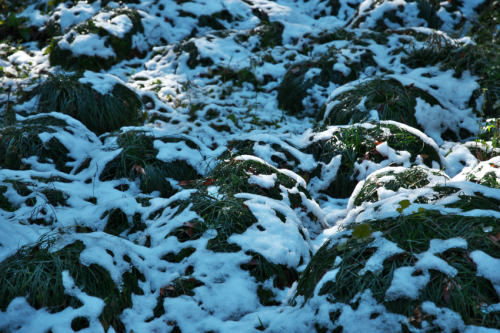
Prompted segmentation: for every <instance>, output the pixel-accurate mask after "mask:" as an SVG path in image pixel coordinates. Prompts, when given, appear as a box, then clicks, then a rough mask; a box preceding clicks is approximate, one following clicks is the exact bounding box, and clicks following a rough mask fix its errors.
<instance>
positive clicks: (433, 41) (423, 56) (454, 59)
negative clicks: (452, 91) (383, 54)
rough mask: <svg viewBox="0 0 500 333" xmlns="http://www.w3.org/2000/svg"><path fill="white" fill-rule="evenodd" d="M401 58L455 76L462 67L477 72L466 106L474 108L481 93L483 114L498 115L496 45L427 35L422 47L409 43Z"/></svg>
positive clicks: (499, 94) (499, 88) (499, 74)
mask: <svg viewBox="0 0 500 333" xmlns="http://www.w3.org/2000/svg"><path fill="white" fill-rule="evenodd" d="M401 62H402V63H403V64H405V65H407V66H409V67H410V68H419V67H426V66H435V65H437V64H439V69H440V70H441V71H447V70H450V69H453V70H454V71H455V73H454V74H453V76H454V77H455V78H458V79H459V78H461V77H462V74H463V73H464V72H465V71H469V72H470V74H471V75H473V76H478V77H479V79H478V81H477V82H478V83H479V85H480V88H478V89H476V90H475V91H474V92H473V94H472V96H471V98H470V101H469V106H470V107H473V108H476V99H478V98H480V97H483V98H484V105H483V106H482V107H481V109H480V110H477V111H478V112H480V113H481V115H482V116H484V117H486V118H490V117H499V116H500V106H498V105H495V104H496V102H497V101H498V100H499V99H500V83H499V82H500V66H499V65H498V64H499V63H500V58H499V56H498V49H495V48H485V47H478V46H476V45H466V46H463V47H462V46H459V45H456V44H452V42H450V41H449V40H448V39H446V37H444V36H443V35H439V34H433V35H430V36H429V37H428V38H427V40H426V44H425V46H424V47H421V48H416V47H413V48H412V50H411V51H410V52H409V53H408V56H407V57H403V58H402V59H401Z"/></svg>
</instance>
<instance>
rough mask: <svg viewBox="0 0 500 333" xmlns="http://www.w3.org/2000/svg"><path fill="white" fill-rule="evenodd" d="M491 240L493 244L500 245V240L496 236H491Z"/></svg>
mask: <svg viewBox="0 0 500 333" xmlns="http://www.w3.org/2000/svg"><path fill="white" fill-rule="evenodd" d="M490 239H491V240H492V241H493V242H495V243H498V238H496V237H495V236H493V235H490Z"/></svg>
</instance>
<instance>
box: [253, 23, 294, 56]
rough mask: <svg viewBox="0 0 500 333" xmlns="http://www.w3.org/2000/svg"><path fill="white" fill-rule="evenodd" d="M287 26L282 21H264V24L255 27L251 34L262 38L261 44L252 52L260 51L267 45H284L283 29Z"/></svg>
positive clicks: (272, 46)
mask: <svg viewBox="0 0 500 333" xmlns="http://www.w3.org/2000/svg"><path fill="white" fill-rule="evenodd" d="M284 30H285V27H284V26H283V24H282V23H280V22H264V23H263V24H262V25H260V26H258V27H257V28H255V29H253V30H252V31H251V32H250V35H257V36H259V38H260V45H259V46H258V47H257V46H256V47H255V48H254V49H253V50H252V52H258V51H260V50H263V49H265V48H267V47H271V48H274V47H275V46H282V45H283V31H284Z"/></svg>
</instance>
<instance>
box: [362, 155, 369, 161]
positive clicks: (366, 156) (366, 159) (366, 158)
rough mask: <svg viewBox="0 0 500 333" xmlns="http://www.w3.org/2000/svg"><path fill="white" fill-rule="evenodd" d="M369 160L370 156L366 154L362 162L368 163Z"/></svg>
mask: <svg viewBox="0 0 500 333" xmlns="http://www.w3.org/2000/svg"><path fill="white" fill-rule="evenodd" d="M369 159H370V155H369V154H366V155H365V156H363V159H362V161H368V160H369Z"/></svg>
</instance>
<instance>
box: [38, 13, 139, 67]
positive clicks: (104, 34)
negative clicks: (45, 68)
mask: <svg viewBox="0 0 500 333" xmlns="http://www.w3.org/2000/svg"><path fill="white" fill-rule="evenodd" d="M109 12H112V13H113V14H112V15H111V16H110V18H109V19H110V20H112V19H113V18H115V17H117V16H120V15H126V16H127V17H128V18H129V19H130V21H131V22H132V24H133V26H132V28H131V29H130V31H128V32H127V33H125V34H124V35H123V37H122V38H120V37H119V36H117V35H113V34H111V33H110V32H109V31H108V30H106V29H104V28H103V27H99V26H97V25H96V24H95V23H94V20H92V19H90V20H86V21H84V22H82V23H80V24H78V25H77V26H75V27H74V28H72V29H71V30H70V31H69V32H68V33H67V34H66V35H64V36H63V37H62V38H65V39H66V40H67V42H68V43H70V44H71V43H72V42H73V41H74V40H75V38H76V37H77V36H80V35H90V34H96V35H98V36H99V37H101V38H106V40H105V42H104V46H105V47H109V48H111V49H112V50H113V51H114V53H115V55H116V56H115V57H108V58H101V57H99V56H90V55H75V54H73V52H72V51H71V50H69V49H64V48H61V47H60V45H59V42H60V40H61V39H60V38H54V39H53V40H52V42H51V44H50V46H49V48H48V49H47V51H46V52H47V53H50V54H49V60H50V65H51V66H57V65H60V66H61V67H62V68H63V69H64V70H66V71H75V70H91V71H94V72H99V71H100V70H101V69H105V70H106V69H109V68H111V66H113V65H114V64H117V63H119V62H121V61H123V60H130V59H132V58H135V57H142V56H143V55H144V54H143V53H141V51H139V50H138V49H137V48H133V47H132V45H133V42H132V36H134V35H135V34H137V33H144V27H143V25H142V23H141V19H142V17H141V15H140V14H139V12H137V10H135V9H129V8H122V7H120V8H111V7H105V8H104V9H103V10H102V11H100V12H99V13H98V14H96V15H99V14H101V13H109Z"/></svg>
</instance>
